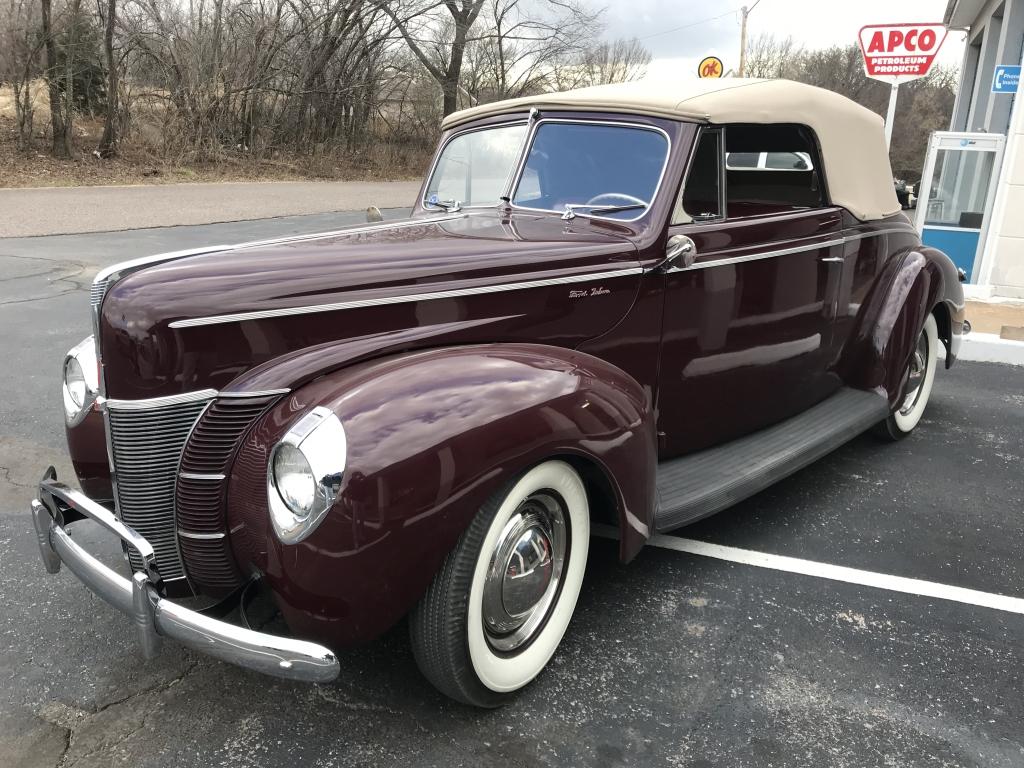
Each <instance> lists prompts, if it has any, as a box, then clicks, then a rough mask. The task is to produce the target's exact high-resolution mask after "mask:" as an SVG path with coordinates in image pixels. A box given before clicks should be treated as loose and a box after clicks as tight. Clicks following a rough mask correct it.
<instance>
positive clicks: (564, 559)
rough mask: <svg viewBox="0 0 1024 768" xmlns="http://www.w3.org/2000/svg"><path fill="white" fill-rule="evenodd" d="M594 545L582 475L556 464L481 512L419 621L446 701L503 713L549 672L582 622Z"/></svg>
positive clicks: (418, 647) (419, 646)
mask: <svg viewBox="0 0 1024 768" xmlns="http://www.w3.org/2000/svg"><path fill="white" fill-rule="evenodd" d="M589 542H590V511H589V506H588V503H587V494H586V489H585V487H584V485H583V481H582V480H581V479H580V476H579V474H578V473H577V472H576V470H574V469H573V468H572V467H571V466H570V465H569V464H567V463H566V462H564V461H557V460H556V461H546V462H544V463H543V464H539V465H537V466H535V467H533V468H532V469H530V470H528V471H527V472H525V473H524V474H523V475H522V476H521V477H520V478H519V479H518V480H516V481H514V482H512V483H511V484H509V485H506V486H505V487H504V488H502V489H501V490H499V491H498V492H497V493H495V495H494V496H492V497H491V499H490V500H489V501H488V502H487V503H486V504H484V506H483V507H481V509H480V511H479V512H478V513H477V515H476V517H475V518H474V519H473V522H472V523H471V524H470V527H469V529H467V531H466V532H465V533H464V534H463V535H462V537H461V538H460V539H459V543H458V544H457V545H456V547H455V550H454V551H453V552H452V553H451V554H450V555H449V556H448V559H447V560H446V561H445V564H444V567H443V568H442V569H441V571H440V572H439V573H438V574H437V576H436V577H435V579H434V582H433V583H432V584H431V586H430V589H429V590H428V591H427V594H426V595H425V596H424V597H423V599H422V600H421V601H420V603H419V605H417V607H416V608H415V610H414V611H413V613H412V615H411V617H410V635H411V638H412V646H413V653H414V654H415V656H416V662H417V664H418V665H419V667H420V670H421V671H422V672H423V674H424V675H425V676H426V677H427V679H428V680H430V682H431V683H433V684H434V685H435V686H436V687H437V688H438V689H439V690H440V691H441V692H443V693H445V694H447V695H448V696H451V697H452V698H454V699H456V700H458V701H462V702H464V703H467V704H472V705H475V706H481V707H495V706H500V705H501V704H502V703H504V702H505V701H506V700H507V699H508V698H509V697H510V696H512V695H513V694H514V693H515V692H516V691H518V690H520V689H522V688H523V687H524V686H526V685H527V684H529V682H530V681H531V680H533V679H534V678H535V677H536V676H537V675H538V674H540V672H541V671H542V670H543V669H544V667H545V666H546V665H547V663H548V661H549V660H550V659H551V657H552V655H553V654H554V653H555V650H556V649H557V648H558V645H559V643H560V642H561V640H562V637H563V636H564V635H565V631H566V628H567V627H568V626H569V621H570V619H571V618H572V614H573V610H574V609H575V607H576V599H577V598H578V597H579V593H580V587H581V585H582V583H583V572H584V570H585V569H586V564H587V551H588V546H589Z"/></svg>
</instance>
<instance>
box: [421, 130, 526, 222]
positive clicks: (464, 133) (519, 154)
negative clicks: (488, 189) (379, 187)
mask: <svg viewBox="0 0 1024 768" xmlns="http://www.w3.org/2000/svg"><path fill="white" fill-rule="evenodd" d="M516 125H525V126H526V134H525V135H524V136H523V143H522V144H520V145H519V149H518V151H517V153H516V157H515V160H514V161H513V163H512V168H511V170H509V172H508V174H507V175H506V176H505V181H504V183H503V184H502V186H501V191H502V192H505V191H506V190H507V189H508V184H509V181H511V180H512V175H513V174H514V173H516V167H517V166H516V164H517V163H518V162H519V160H520V158H521V157H522V156H523V154H524V153H523V147H524V145H525V144H526V143H527V142H529V140H530V118H529V117H520V118H516V119H514V120H505V121H502V122H497V123H488V124H486V125H475V126H473V127H471V128H465V129H463V130H461V131H456V132H455V133H453V134H452V135H451V136H449V137H448V138H447V139H445V140H444V143H442V144H441V147H440V148H439V149H438V150H437V152H436V153H435V154H434V161H433V162H432V163H431V164H430V170H429V171H428V172H427V175H426V176H425V177H424V182H423V195H422V196H421V197H420V207H421V208H423V209H425V210H428V211H439V212H440V209H439V208H436V207H434V206H433V205H432V204H431V203H430V202H429V200H428V199H427V197H428V195H427V191H428V190H429V189H430V182H431V181H433V180H434V174H435V173H436V172H437V166H438V165H439V164H440V162H441V156H442V155H443V154H444V151H445V150H446V149H448V145H449V144H451V143H452V142H453V141H455V140H456V139H458V138H461V137H463V136H467V135H469V134H471V133H477V132H478V131H488V130H491V129H494V128H512V127H513V126H516ZM501 203H502V201H501V198H500V197H499V198H498V199H497V200H495V201H494V202H493V203H477V204H475V205H461V206H459V208H460V210H463V211H467V210H473V209H480V208H496V207H498V206H499V205H501Z"/></svg>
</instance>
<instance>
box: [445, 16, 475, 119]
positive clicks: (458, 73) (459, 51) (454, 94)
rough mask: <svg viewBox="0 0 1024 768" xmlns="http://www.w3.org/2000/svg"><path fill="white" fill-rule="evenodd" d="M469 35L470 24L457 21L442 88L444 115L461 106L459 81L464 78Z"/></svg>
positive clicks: (461, 20) (460, 20)
mask: <svg viewBox="0 0 1024 768" xmlns="http://www.w3.org/2000/svg"><path fill="white" fill-rule="evenodd" d="M468 35H469V24H467V23H466V21H465V20H463V19H456V21H455V38H454V39H453V40H452V49H451V58H450V59H449V60H448V71H447V72H445V78H444V81H443V82H442V83H441V90H442V91H443V93H444V115H443V116H444V117H448V115H450V114H451V113H452V112H454V111H455V110H457V109H458V108H459V81H460V80H461V79H462V60H463V58H464V57H465V55H466V37H467V36H468Z"/></svg>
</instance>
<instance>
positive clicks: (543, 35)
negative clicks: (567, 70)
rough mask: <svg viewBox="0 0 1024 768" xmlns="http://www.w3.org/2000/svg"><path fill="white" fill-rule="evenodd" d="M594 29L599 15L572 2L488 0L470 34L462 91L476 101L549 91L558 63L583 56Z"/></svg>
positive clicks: (596, 27) (594, 33)
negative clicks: (468, 53) (543, 4)
mask: <svg viewBox="0 0 1024 768" xmlns="http://www.w3.org/2000/svg"><path fill="white" fill-rule="evenodd" d="M598 30H599V25H598V14H596V13H593V12H589V11H586V10H585V9H583V7H582V6H580V5H578V4H576V3H573V2H557V3H550V4H548V5H547V6H546V7H544V6H538V5H537V4H536V3H533V4H529V2H528V0H488V2H487V5H486V13H485V14H484V15H483V20H482V22H481V23H480V24H479V26H478V29H475V30H474V32H473V47H472V48H471V49H470V54H471V55H470V65H471V66H470V71H469V72H468V73H467V74H468V75H469V79H470V80H471V83H472V84H471V85H470V84H467V86H466V90H467V92H468V93H469V94H470V95H471V96H472V97H473V98H474V100H475V101H478V102H479V101H494V100H497V99H507V98H515V97H517V96H524V95H527V94H530V93H542V92H543V91H546V90H550V88H551V87H552V84H551V72H552V70H553V69H554V68H555V67H556V66H557V63H558V62H560V61H564V60H566V59H567V58H576V57H580V56H584V55H586V53H587V49H588V46H589V45H590V44H591V43H592V41H593V40H594V38H595V36H596V33H597V31H598ZM598 47H599V48H600V46H598Z"/></svg>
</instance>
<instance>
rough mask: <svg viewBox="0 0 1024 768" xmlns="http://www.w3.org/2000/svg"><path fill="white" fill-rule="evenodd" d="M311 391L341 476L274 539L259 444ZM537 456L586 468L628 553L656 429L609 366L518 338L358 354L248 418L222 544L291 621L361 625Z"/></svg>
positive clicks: (303, 408)
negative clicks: (343, 455)
mask: <svg viewBox="0 0 1024 768" xmlns="http://www.w3.org/2000/svg"><path fill="white" fill-rule="evenodd" d="M317 405H322V406H326V407H328V408H330V409H332V410H333V411H334V412H335V413H336V414H337V415H338V417H339V418H340V420H341V422H342V424H343V425H344V427H345V432H346V437H347V441H348V461H347V466H346V469H345V477H344V481H343V485H342V488H341V491H340V494H339V497H338V499H337V501H336V503H335V505H334V507H333V508H332V509H331V511H330V513H329V514H328V515H327V516H326V517H325V518H324V520H323V522H322V523H321V524H320V525H319V527H318V528H317V529H316V530H315V531H314V532H313V533H312V534H311V535H310V536H309V537H308V538H306V539H305V540H304V541H302V542H300V543H299V544H296V545H283V544H281V542H280V541H278V540H277V538H276V537H275V536H274V534H273V531H272V528H271V527H270V525H269V524H268V517H267V509H266V480H265V478H266V466H267V464H266V462H267V457H268V455H269V452H270V450H271V448H272V447H273V445H274V444H275V443H276V441H277V440H278V439H279V438H280V436H281V435H282V434H283V433H284V432H285V431H286V430H287V429H288V427H289V426H290V425H291V424H293V423H294V422H295V421H296V420H297V419H298V418H299V417H300V416H301V415H302V414H304V413H305V412H307V411H308V410H309V409H310V408H313V407H315V406H317ZM551 456H565V457H569V458H570V460H575V461H577V462H580V463H582V464H585V465H587V466H588V467H591V468H593V469H594V470H596V471H597V472H598V473H599V474H600V475H601V477H602V478H603V479H604V480H605V481H606V482H607V486H608V487H610V488H611V492H612V494H613V495H614V497H615V498H614V504H615V506H616V508H617V510H618V514H619V517H620V520H621V521H622V522H621V523H620V530H621V534H622V536H621V539H622V543H621V548H622V555H623V557H624V558H625V559H628V558H629V557H631V556H632V555H633V554H635V553H636V551H637V550H638V549H639V548H640V546H642V545H643V542H644V541H645V540H646V538H647V536H648V534H649V531H650V526H651V514H652V509H653V503H652V499H653V493H654V473H655V467H656V453H655V430H654V422H653V416H652V413H651V408H650V404H649V402H648V400H647V398H646V396H645V394H644V391H643V389H642V388H641V387H640V385H639V384H637V383H636V382H635V381H634V380H633V379H632V378H630V377H629V376H628V375H626V374H625V373H623V372H622V371H621V370H619V369H618V368H615V367H614V366H612V365H610V364H608V363H606V362H603V361H601V360H599V359H598V358H595V357H592V356H590V355H586V354H584V353H580V352H575V351H572V350H566V349H560V348H555V347H547V346H541V345H530V344H490V345H478V346H476V345H475V346H463V347H450V348H445V349H436V350H431V351H427V352H419V353H413V354H408V355H400V356H395V357H391V358H387V359H383V360H374V361H371V362H366V363H362V364H359V365H357V366H353V367H350V368H346V369H343V370H340V371H336V372H334V373H332V374H329V375H327V376H323V377H321V378H319V379H317V380H315V381H313V382H311V383H309V384H307V385H305V386H304V387H301V388H299V389H298V390H296V391H295V392H293V393H292V394H290V395H289V396H288V397H287V398H285V399H284V400H283V401H282V402H281V403H279V404H278V405H277V406H276V407H275V408H273V409H271V411H269V412H268V413H267V414H266V415H265V416H264V417H263V418H262V419H261V420H260V422H258V423H257V425H256V426H255V428H254V429H253V431H252V432H251V433H250V437H249V438H248V439H247V440H246V443H245V445H244V446H243V447H242V449H241V451H240V452H239V456H238V459H237V460H236V463H235V466H234V469H233V471H232V474H231V480H230V491H229V502H228V518H229V524H230V530H231V531H232V546H233V548H234V550H235V553H236V556H237V557H238V559H239V561H240V563H242V564H243V567H245V565H246V564H248V565H250V566H251V567H254V568H256V569H258V570H259V571H261V572H262V573H263V574H264V577H265V578H266V580H267V581H268V583H269V584H270V586H271V588H272V589H273V591H274V593H275V595H276V597H277V599H278V603H279V605H280V607H281V609H282V612H283V613H284V614H285V618H286V619H287V621H288V623H289V624H290V626H291V627H292V629H293V631H295V632H297V633H300V634H303V635H308V636H309V637H311V638H313V637H315V638H317V639H319V640H323V641H327V642H330V643H334V644H336V645H345V644H351V643H355V642H361V641H365V640H368V639H371V638H373V637H375V636H377V635H379V634H380V633H381V632H383V631H385V630H386V629H387V628H388V627H390V626H392V625H393V624H394V623H395V622H396V621H397V620H398V619H400V618H401V617H402V616H403V615H404V614H405V613H406V612H408V610H409V609H410V608H411V607H412V606H413V605H414V604H415V603H416V601H417V600H419V598H420V597H421V596H422V595H423V593H424V592H425V591H426V589H427V587H428V586H429V584H430V582H431V580H432V579H433V578H434V575H435V573H436V572H437V571H438V570H439V569H440V567H441V564H442V563H443V561H444V558H445V557H446V556H447V555H448V553H449V552H450V551H451V550H452V548H453V547H454V546H455V544H456V543H457V541H458V539H459V537H460V536H461V535H462V533H463V531H464V530H465V529H466V527H467V526H468V525H469V522H470V520H471V519H472V518H473V516H474V515H475V514H476V513H477V510H478V509H479V508H480V506H481V505H482V504H483V503H484V502H485V501H486V500H487V499H488V497H490V496H491V495H492V494H493V493H494V492H495V491H496V490H497V489H499V488H501V487H502V486H503V485H504V484H506V483H508V482H509V481H511V480H512V479H513V478H514V477H515V476H516V475H517V474H519V473H520V472H522V471H523V470H525V469H526V468H528V467H529V466H531V465H532V464H535V463H537V462H539V461H542V460H544V459H546V458H549V457H551Z"/></svg>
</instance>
